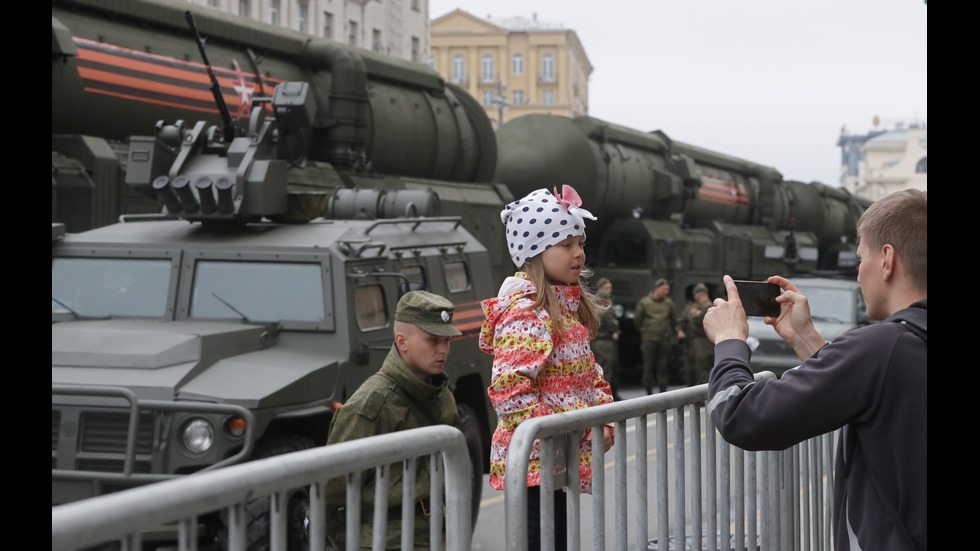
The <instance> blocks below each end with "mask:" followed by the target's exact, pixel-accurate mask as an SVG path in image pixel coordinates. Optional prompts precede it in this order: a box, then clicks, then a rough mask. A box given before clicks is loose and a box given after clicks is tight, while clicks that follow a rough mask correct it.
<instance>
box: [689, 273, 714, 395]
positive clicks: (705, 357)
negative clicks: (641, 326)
mask: <svg viewBox="0 0 980 551" xmlns="http://www.w3.org/2000/svg"><path fill="white" fill-rule="evenodd" d="M695 292H697V288H695ZM705 292H707V291H705ZM708 308H711V300H709V299H705V300H704V301H702V302H700V303H691V304H689V305H688V306H687V308H685V309H684V314H683V315H682V316H681V329H682V330H683V331H684V338H685V340H686V341H687V358H686V360H687V364H686V366H687V384H688V386H694V385H699V384H702V383H707V382H708V373H710V372H711V368H712V366H714V363H715V345H713V344H711V341H709V340H708V335H707V334H706V333H705V332H704V314H705V313H706V312H707V311H708Z"/></svg>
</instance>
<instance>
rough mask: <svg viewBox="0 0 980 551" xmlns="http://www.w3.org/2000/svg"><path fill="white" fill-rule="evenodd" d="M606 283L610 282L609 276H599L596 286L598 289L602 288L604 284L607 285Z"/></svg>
mask: <svg viewBox="0 0 980 551" xmlns="http://www.w3.org/2000/svg"><path fill="white" fill-rule="evenodd" d="M606 283H609V278H608V277H600V278H599V281H597V282H596V283H595V288H596V289H601V288H602V286H603V285H605V284H606Z"/></svg>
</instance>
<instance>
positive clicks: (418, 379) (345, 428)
mask: <svg viewBox="0 0 980 551" xmlns="http://www.w3.org/2000/svg"><path fill="white" fill-rule="evenodd" d="M452 318H453V304H452V302H450V301H448V300H446V299H445V298H443V297H441V296H439V295H435V294H432V293H428V292H425V291H412V292H410V293H407V294H406V295H405V296H403V297H402V298H401V300H399V301H398V306H397V307H396V311H395V328H394V329H395V342H394V344H392V346H391V350H390V351H389V352H388V356H387V357H386V358H385V361H384V363H383V364H382V366H381V371H379V372H378V373H376V374H374V375H372V376H371V377H369V378H368V379H367V380H366V381H364V383H363V384H362V385H361V386H360V388H358V389H357V391H356V392H354V394H353V395H352V396H351V397H350V399H349V400H347V402H346V403H345V404H344V405H343V406H341V407H340V408H339V409H338V410H337V412H336V413H335V415H334V417H333V420H332V421H331V423H330V435H329V437H328V439H327V445H330V444H336V443H339V442H347V441H349V440H355V439H357V438H365V437H368V436H374V435H377V434H385V433H389V432H395V431H400V430H408V429H414V428H419V427H424V426H428V425H434V424H445V425H450V426H452V425H453V424H454V423H455V422H456V419H457V416H458V413H457V409H456V400H455V399H454V398H453V395H452V393H451V392H450V390H449V387H448V381H449V378H448V377H447V376H446V374H445V373H444V372H443V368H444V366H445V362H446V358H447V356H448V355H449V341H450V339H451V338H452V337H454V336H456V335H460V334H461V333H460V332H459V330H457V329H456V328H455V327H454V326H453V323H452ZM362 477H363V478H362V480H363V483H362V487H361V530H360V536H361V541H360V548H361V549H370V548H371V537H372V530H373V526H374V522H373V519H374V491H375V470H374V469H373V468H372V469H368V470H366V471H365V472H364V473H362ZM389 481H390V486H389V489H388V523H387V528H388V530H387V540H386V542H385V548H386V549H400V548H401V525H402V522H401V517H402V510H401V503H402V467H401V463H398V464H394V465H392V466H391V471H390V478H389ZM429 484H430V475H429V458H428V457H424V458H419V459H418V461H417V463H416V472H415V497H416V504H415V511H414V513H415V527H414V528H415V529H414V546H415V549H417V550H421V549H429V548H430V545H429V514H430V512H431V508H432V504H430V503H429ZM346 491H347V490H346V480H345V479H342V478H334V479H331V480H330V481H329V482H328V483H327V491H326V500H327V537H328V538H329V539H330V543H332V544H333V545H335V546H337V547H339V548H343V547H344V545H345V544H346V543H345V542H344V538H343V537H342V535H341V532H342V531H343V530H345V528H346V527H345V524H346V520H345V511H344V509H343V508H344V506H345V504H346V495H347V494H346ZM439 506H441V504H439Z"/></svg>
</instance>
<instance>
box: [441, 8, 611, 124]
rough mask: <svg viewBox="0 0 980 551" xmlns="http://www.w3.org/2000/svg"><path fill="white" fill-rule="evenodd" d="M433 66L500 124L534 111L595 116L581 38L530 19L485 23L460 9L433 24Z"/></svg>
mask: <svg viewBox="0 0 980 551" xmlns="http://www.w3.org/2000/svg"><path fill="white" fill-rule="evenodd" d="M430 41H431V49H432V66H433V67H434V68H435V70H436V71H437V72H439V74H441V75H442V76H443V77H445V79H446V80H447V81H448V82H451V83H453V84H455V85H457V86H459V87H461V88H463V89H464V90H466V91H467V92H469V93H470V95H472V96H473V97H474V98H476V99H477V101H479V102H480V103H481V104H482V105H483V107H484V109H485V110H486V112H487V116H489V117H490V119H491V120H492V121H494V125H495V126H496V127H499V125H501V124H503V123H505V122H507V121H509V120H511V119H514V118H517V117H520V116H523V115H528V114H532V113H545V114H554V115H563V116H567V117H575V116H579V115H587V114H588V112H589V75H591V74H592V64H591V63H589V58H588V56H586V55H585V50H584V48H583V47H582V43H581V42H579V39H578V35H577V34H576V33H575V31H573V30H571V29H566V28H563V27H562V26H561V25H557V24H553V23H545V22H542V21H538V19H537V14H535V15H534V16H533V17H532V18H531V19H527V18H524V17H511V18H489V17H488V18H487V19H481V18H479V17H476V16H474V15H472V14H470V13H467V12H465V11H463V10H459V9H457V10H455V11H452V12H450V13H448V14H446V15H443V16H441V17H438V18H436V19H434V20H432V24H431V27H430Z"/></svg>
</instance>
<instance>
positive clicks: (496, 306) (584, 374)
mask: <svg viewBox="0 0 980 551" xmlns="http://www.w3.org/2000/svg"><path fill="white" fill-rule="evenodd" d="M550 290H551V292H554V293H555V294H556V296H557V298H558V303H559V305H560V311H561V316H562V322H563V325H564V327H565V328H566V329H565V334H564V338H563V339H561V340H558V336H557V334H556V333H555V332H554V331H553V327H554V325H553V324H554V320H552V319H551V318H550V317H549V316H548V313H547V312H546V311H545V310H544V309H543V308H542V309H537V310H531V309H530V307H531V305H532V304H533V303H534V298H535V293H536V290H535V288H534V284H533V283H531V281H530V280H528V278H527V275H526V274H525V273H524V272H518V273H516V274H515V275H514V277H508V278H507V279H505V280H504V283H503V285H501V286H500V291H499V292H498V294H497V297H495V298H491V299H487V300H484V301H483V302H482V304H483V312H484V314H486V317H487V319H486V321H484V322H483V327H482V330H481V333H480V349H481V350H483V351H484V352H487V353H489V354H493V355H494V360H493V375H492V377H493V380H492V382H491V384H490V387H489V388H488V389H487V394H488V395H489V397H490V402H491V403H492V404H493V407H494V409H495V410H496V411H497V418H498V422H497V429H496V430H495V431H494V433H493V440H492V442H491V448H490V486H492V487H493V488H494V489H497V490H503V489H504V481H505V478H506V476H505V467H506V463H507V449H508V447H509V446H510V439H511V437H512V436H513V434H514V430H516V429H517V425H519V424H520V423H521V422H522V421H524V420H526V419H530V418H531V417H540V416H542V415H550V414H552V413H560V412H564V411H572V410H576V409H581V408H587V407H590V406H596V405H599V404H606V403H611V402H612V401H613V399H612V392H611V389H610V387H609V383H608V382H606V381H605V380H604V379H603V377H602V367H600V366H599V365H597V364H596V363H595V358H594V356H593V355H592V349H591V348H590V347H589V330H588V329H587V328H586V327H585V326H584V325H582V324H581V323H580V322H579V321H578V318H576V317H575V314H576V312H577V311H578V306H579V300H580V299H581V296H582V289H581V287H577V286H565V285H555V286H551V287H550ZM607 426H608V427H609V429H610V430H612V428H613V427H612V426H611V425H607ZM539 454H540V442H539V441H535V442H534V445H533V446H532V448H531V456H530V463H529V467H528V473H527V485H528V486H538V485H540V484H541V473H540V461H539V457H540V455H539ZM579 466H580V468H579V480H580V483H581V484H580V485H581V492H582V493H587V494H590V493H592V442H591V429H590V430H587V431H585V434H584V435H583V436H582V439H581V440H580V442H579Z"/></svg>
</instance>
